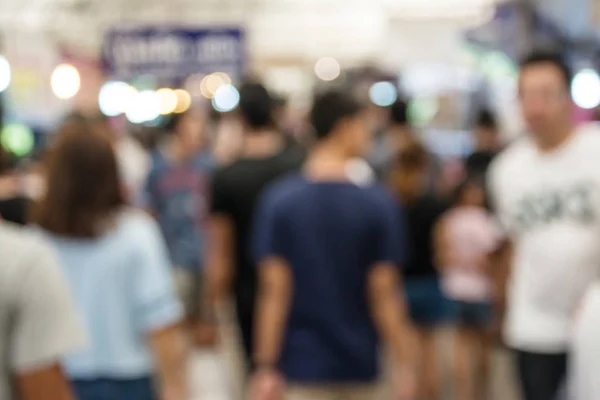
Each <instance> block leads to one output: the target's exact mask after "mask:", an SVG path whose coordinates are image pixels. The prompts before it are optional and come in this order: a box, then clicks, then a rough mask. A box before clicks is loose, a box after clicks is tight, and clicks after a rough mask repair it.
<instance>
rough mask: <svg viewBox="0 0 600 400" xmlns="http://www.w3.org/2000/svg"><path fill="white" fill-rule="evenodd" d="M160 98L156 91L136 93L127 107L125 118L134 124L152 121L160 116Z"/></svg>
mask: <svg viewBox="0 0 600 400" xmlns="http://www.w3.org/2000/svg"><path fill="white" fill-rule="evenodd" d="M160 111H161V101H160V96H159V95H158V94H157V93H156V92H155V91H154V90H144V91H142V92H139V93H136V94H135V96H134V97H133V99H132V101H131V103H130V104H129V105H128V107H127V111H126V112H125V116H126V117H127V119H128V120H129V122H131V123H133V124H141V123H143V122H148V121H152V120H154V119H156V118H158V117H159V116H160Z"/></svg>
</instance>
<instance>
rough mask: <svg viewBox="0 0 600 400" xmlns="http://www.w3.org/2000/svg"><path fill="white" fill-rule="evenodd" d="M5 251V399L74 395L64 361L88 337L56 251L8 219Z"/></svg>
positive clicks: (0, 365)
mask: <svg viewBox="0 0 600 400" xmlns="http://www.w3.org/2000/svg"><path fill="white" fill-rule="evenodd" d="M0 254H1V255H2V256H1V257H0V399H2V400H12V399H15V400H16V399H19V400H21V399H31V400H33V399H36V400H42V399H46V398H52V399H57V400H63V399H64V400H67V399H70V398H71V397H70V390H69V389H68V386H67V384H66V381H65V379H64V378H63V377H62V374H61V373H60V368H59V363H60V360H61V358H62V357H63V356H65V355H67V354H68V353H70V352H71V351H73V350H77V349H78V348H79V347H80V346H81V345H82V344H83V343H84V340H85V335H84V332H83V330H82V328H81V324H80V321H79V319H78V317H77V314H76V310H75V307H74V304H73V303H72V299H71V297H70V293H69V290H68V287H67V284H66V282H65V280H64V278H63V276H62V273H61V271H60V268H59V266H58V264H57V263H56V261H55V258H54V255H53V254H52V252H51V251H50V249H49V247H48V246H47V245H46V244H45V243H44V242H43V241H41V240H39V238H36V237H35V236H34V235H31V234H30V233H27V232H25V231H24V230H21V229H19V228H17V227H16V226H13V225H10V224H7V223H5V222H0ZM42 383H43V384H44V385H45V386H43V389H41V386H42ZM36 392H37V394H36ZM15 396H16V397H15ZM36 396H37V397H36ZM46 396H47V397H46Z"/></svg>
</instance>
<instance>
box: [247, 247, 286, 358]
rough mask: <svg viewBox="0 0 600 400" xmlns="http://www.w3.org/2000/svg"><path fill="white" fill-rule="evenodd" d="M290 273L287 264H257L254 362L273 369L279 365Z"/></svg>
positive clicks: (277, 261)
mask: <svg viewBox="0 0 600 400" xmlns="http://www.w3.org/2000/svg"><path fill="white" fill-rule="evenodd" d="M292 279H293V278H292V272H291V269H290V267H289V266H288V265H287V263H286V262H285V261H284V260H282V259H280V258H277V257H271V258H268V259H266V260H265V261H263V262H262V263H261V266H260V271H259V290H258V303H257V312H256V316H257V317H256V318H257V321H256V332H255V334H256V340H255V347H254V349H255V350H254V361H255V363H256V364H257V366H258V367H266V368H274V367H276V365H277V362H278V361H279V357H280V353H281V347H282V342H283V336H284V331H285V325H286V322H287V319H288V315H289V307H290V301H291V298H292V290H293V284H292Z"/></svg>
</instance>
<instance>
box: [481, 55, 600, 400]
mask: <svg viewBox="0 0 600 400" xmlns="http://www.w3.org/2000/svg"><path fill="white" fill-rule="evenodd" d="M570 82H571V72H570V69H569V67H568V66H567V65H566V64H565V63H564V62H563V61H562V59H561V57H560V56H557V55H555V54H549V53H548V54H541V53H538V54H533V55H531V56H530V57H528V58H527V59H526V60H525V61H524V62H523V64H522V65H521V74H520V78H519V98H520V104H521V109H522V112H523V116H524V119H525V122H526V124H527V126H528V128H529V133H530V134H529V135H527V136H526V137H523V138H521V139H518V140H517V141H516V142H514V143H513V144H512V145H510V146H509V147H508V148H507V149H506V150H505V151H504V152H503V153H502V154H501V155H500V156H499V157H498V158H497V159H496V160H495V161H494V163H493V164H492V167H491V169H490V171H489V185H490V194H491V197H492V203H493V205H494V207H495V211H496V212H497V215H498V219H499V220H500V222H501V223H502V225H503V227H504V228H505V230H506V233H507V237H508V239H509V241H510V242H511V244H512V249H513V253H512V258H511V263H510V264H511V265H510V266H511V269H510V274H509V275H508V276H509V279H508V282H507V309H506V319H505V325H504V336H505V340H506V342H507V344H508V345H509V346H510V347H511V348H513V349H514V350H515V351H516V358H517V365H518V373H519V378H520V381H521V387H522V389H523V394H524V397H525V400H553V399H554V398H555V396H556V394H557V392H558V390H559V388H560V386H561V385H562V384H563V382H564V378H565V376H566V372H567V359H568V355H567V353H568V349H569V347H570V331H571V329H572V326H573V319H574V317H575V312H576V309H577V307H578V304H579V303H580V302H581V300H582V297H583V295H584V293H585V291H586V290H587V288H588V286H589V284H590V283H591V282H593V281H594V280H595V279H596V278H597V277H598V273H599V272H600V168H599V166H600V130H599V129H598V128H597V127H593V126H588V127H579V128H578V127H576V126H575V122H574V118H573V106H572V100H571V97H570Z"/></svg>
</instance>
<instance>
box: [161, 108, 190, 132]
mask: <svg viewBox="0 0 600 400" xmlns="http://www.w3.org/2000/svg"><path fill="white" fill-rule="evenodd" d="M189 112H190V111H189V110H188V111H186V112H183V113H178V114H171V115H170V116H169V118H168V119H167V122H166V123H165V129H166V131H167V132H168V133H173V132H175V131H177V128H178V127H179V124H180V123H181V121H182V120H184V119H185V117H186V116H187V115H188V114H189Z"/></svg>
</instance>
